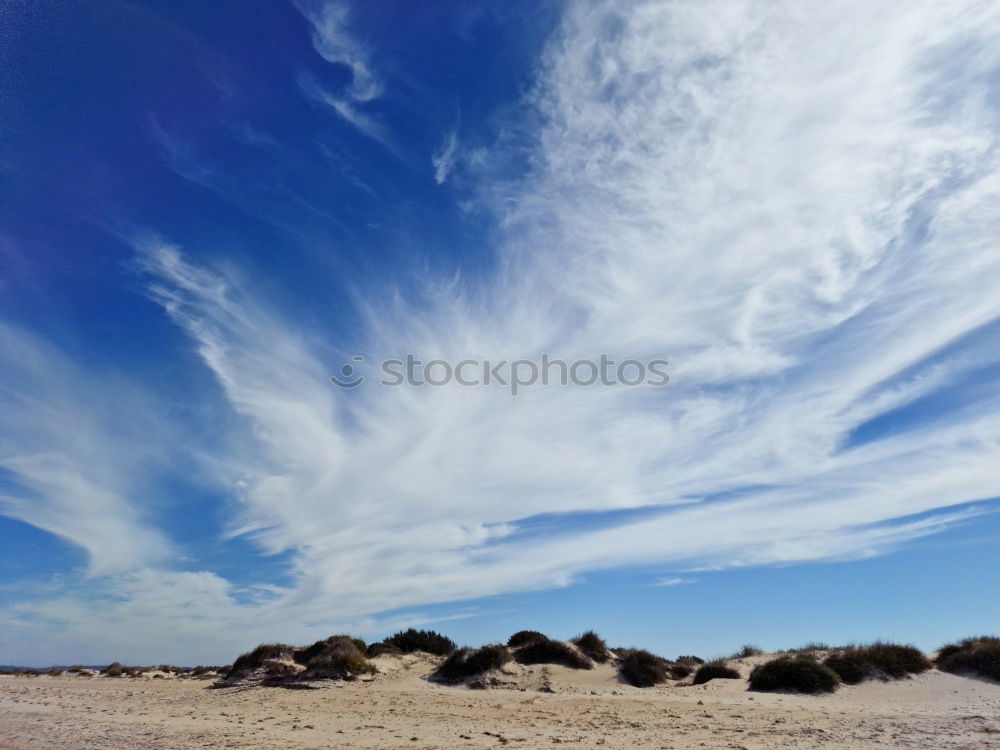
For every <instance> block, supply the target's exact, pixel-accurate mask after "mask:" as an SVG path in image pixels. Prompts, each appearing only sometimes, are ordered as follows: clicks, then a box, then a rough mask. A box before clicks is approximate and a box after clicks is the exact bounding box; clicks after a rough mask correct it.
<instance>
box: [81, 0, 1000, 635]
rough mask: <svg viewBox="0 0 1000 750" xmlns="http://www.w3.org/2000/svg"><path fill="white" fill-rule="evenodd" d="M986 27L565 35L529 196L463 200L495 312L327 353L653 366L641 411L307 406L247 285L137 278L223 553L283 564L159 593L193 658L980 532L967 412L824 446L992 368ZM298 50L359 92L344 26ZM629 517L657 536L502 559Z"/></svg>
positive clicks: (450, 286) (990, 424) (493, 398)
mask: <svg viewBox="0 0 1000 750" xmlns="http://www.w3.org/2000/svg"><path fill="white" fill-rule="evenodd" d="M998 16H1000V12H998V11H997V9H996V8H995V7H991V6H989V5H988V4H976V3H967V4H966V3H950V4H942V3H931V2H928V3H914V4H909V5H907V6H906V7H901V6H898V5H893V6H891V7H890V6H879V5H877V4H872V3H866V2H860V1H859V2H857V3H853V4H851V3H849V4H844V3H838V4H828V5H821V4H810V5H808V6H806V5H802V4H791V3H790V4H787V5H784V6H781V7H778V6H774V5H760V4H755V3H746V4H744V3H737V2H733V3H727V4H725V5H718V4H713V5H711V6H710V5H707V4H696V3H676V4H671V3H660V2H656V3H638V4H636V5H634V6H630V7H629V10H628V12H627V13H626V12H624V11H623V10H622V9H621V6H620V5H619V4H616V3H611V2H607V3H588V4H583V3H573V4H568V5H567V6H566V15H565V18H564V19H563V22H562V25H561V27H560V29H559V30H558V32H557V33H556V34H555V36H554V37H553V38H552V39H551V41H550V43H549V45H548V47H547V49H546V51H545V54H544V56H543V58H542V60H541V62H540V65H539V69H538V70H539V78H538V81H537V84H536V87H535V89H534V92H533V94H532V96H531V98H530V101H529V102H528V104H527V106H528V107H529V108H530V109H531V112H532V114H531V115H530V116H526V120H527V123H526V124H524V125H523V127H524V128H525V129H526V130H529V131H532V132H534V135H535V136H536V145H535V148H534V151H533V153H532V155H531V157H532V158H531V161H530V163H531V165H532V166H531V170H530V173H529V174H528V176H527V177H526V178H524V179H523V180H519V181H517V182H515V183H508V184H492V185H487V186H483V188H482V196H483V200H484V201H486V202H488V203H489V204H490V205H491V206H492V207H493V208H494V210H495V212H496V214H497V216H498V218H499V223H500V225H501V227H502V231H503V232H504V237H505V240H504V241H503V242H502V243H501V244H500V246H499V247H497V248H496V251H497V253H498V257H499V261H500V271H499V272H498V273H497V275H496V277H495V278H493V279H489V280H486V281H482V280H479V281H476V282H470V281H465V280H463V279H461V278H459V279H448V280H440V281H434V280H429V279H426V278H420V279H418V280H417V281H418V285H419V286H420V287H421V289H419V290H418V292H417V293H418V294H419V292H420V291H422V292H423V293H424V295H425V296H424V298H423V299H421V300H420V301H419V303H413V302H404V301H403V300H404V299H406V300H412V299H413V296H414V294H413V293H412V290H409V289H408V290H407V294H405V295H404V294H402V293H400V294H393V293H392V292H391V291H390V292H385V293H384V294H382V295H380V294H379V292H377V291H374V290H368V292H369V293H368V295H367V299H368V301H367V302H359V305H360V306H361V309H362V312H363V313H364V314H365V315H366V316H367V317H366V319H367V322H368V328H367V329H366V330H365V331H361V332H358V331H355V332H352V337H351V340H350V341H347V340H345V341H341V342H335V343H336V346H337V347H340V348H341V349H342V351H341V355H342V356H344V358H345V359H348V358H349V356H350V354H351V353H353V352H351V351H348V350H347V349H346V348H347V347H348V346H353V345H355V344H356V343H357V342H358V341H360V342H361V344H362V345H363V350H364V353H365V355H366V357H367V358H368V361H369V362H371V361H377V360H379V359H381V358H382V357H385V356H400V355H401V354H405V353H406V352H413V353H415V354H416V355H417V356H419V357H421V358H422V359H424V360H428V359H432V358H444V359H452V360H454V361H457V360H459V359H463V358H466V357H480V358H493V359H508V360H509V359H514V358H521V357H523V358H528V359H533V358H536V357H537V356H538V355H539V354H540V353H542V352H547V353H549V354H551V355H552V356H553V357H563V358H571V359H576V358H593V357H597V356H599V354H601V353H607V354H608V355H610V356H611V357H613V358H616V359H622V358H625V357H632V358H637V359H647V358H660V357H663V358H666V359H669V360H670V361H671V363H672V367H671V377H672V382H671V385H670V386H669V387H668V388H666V389H662V390H640V389H613V388H598V389H594V388H590V389H584V388H577V389H572V388H567V389H561V388H549V389H528V390H526V391H525V392H524V393H523V395H521V396H519V397H518V398H516V399H511V398H510V396H509V395H508V394H507V392H506V391H505V390H504V389H489V388H479V389H464V388H461V387H448V388H437V389H433V388H424V389H412V388H411V389H386V388H379V387H377V386H372V385H371V384H367V385H366V386H364V387H362V388H360V389H358V390H356V391H351V392H350V393H347V392H338V391H336V390H334V389H333V387H332V386H331V385H330V384H328V383H327V381H326V378H327V377H328V376H329V375H330V374H333V371H334V370H335V365H331V364H329V363H330V362H331V355H332V354H333V350H334V346H333V345H330V348H329V349H323V350H322V351H321V350H319V349H317V343H316V342H317V340H318V339H319V337H320V334H321V332H319V331H316V330H312V329H310V328H308V327H306V326H303V325H301V324H298V323H297V322H296V321H294V320H291V319H288V318H287V317H285V316H283V315H282V314H280V313H279V312H278V311H276V310H275V309H273V308H270V307H268V306H267V305H266V304H265V303H264V302H262V301H261V300H262V299H263V295H261V294H260V293H259V291H256V290H255V289H254V286H253V282H252V280H249V281H247V280H239V279H237V278H236V277H235V276H234V275H233V274H232V273H227V272H223V271H218V270H210V269H208V268H205V267H202V266H200V265H198V264H196V263H194V262H192V261H191V260H190V259H188V258H186V257H185V256H184V255H183V254H182V253H181V252H180V251H179V250H177V249H176V248H173V247H171V246H169V245H167V244H165V243H160V242H146V243H144V244H143V245H142V246H141V249H140V251H141V254H142V257H143V258H144V262H145V266H146V269H147V271H148V272H149V273H150V274H151V275H152V276H153V277H154V278H155V279H156V281H155V282H154V294H155V297H156V298H157V299H158V300H159V301H160V303H161V304H162V305H163V306H164V308H165V309H166V310H167V312H168V313H169V315H170V316H171V318H172V319H173V320H174V321H175V322H176V323H178V324H179V325H180V326H181V327H182V328H183V329H184V330H185V331H186V332H187V334H188V335H189V336H190V337H191V338H192V339H193V341H194V342H195V344H196V346H197V347H198V351H199V352H200V355H201V357H202V359H203V361H204V363H205V365H206V367H207V368H208V369H209V370H210V371H211V372H212V373H213V374H214V376H215V377H216V378H217V380H218V382H219V384H220V385H221V387H222V389H223V391H224V394H225V397H226V399H227V401H228V403H229V404H230V405H231V407H232V409H233V410H234V411H235V412H236V413H237V414H238V415H240V418H241V419H242V420H243V422H242V424H241V429H240V432H243V433H244V434H251V435H253V437H254V439H253V440H252V441H249V440H243V441H239V442H236V441H235V440H234V443H233V444H234V445H237V446H238V448H233V449H232V451H231V455H226V456H221V457H217V462H218V463H217V466H219V467H222V468H220V469H218V474H219V481H221V482H227V483H229V485H230V486H231V487H232V488H233V493H234V495H235V496H236V497H237V499H238V507H239V512H238V514H237V515H236V516H235V517H233V518H232V519H231V533H232V534H248V535H250V536H251V537H252V539H253V540H254V541H255V543H257V544H258V545H260V547H261V548H262V549H263V550H265V551H266V552H268V553H279V552H285V553H289V554H290V556H291V560H292V563H291V564H292V574H293V577H294V584H293V585H291V586H289V587H288V588H287V589H282V590H281V591H280V592H279V593H276V594H275V597H276V598H275V600H274V601H273V602H272V601H268V602H249V603H241V604H238V605H234V604H231V603H229V602H227V601H225V597H227V596H229V597H232V596H233V594H232V592H231V590H230V589H229V588H227V585H226V583H225V582H221V583H220V582H219V581H216V580H214V579H213V578H211V577H204V576H211V574H207V573H206V574H204V576H202V577H198V578H183V577H182V578H178V579H177V581H176V585H177V586H179V587H180V588H182V589H183V588H185V587H193V588H194V589H196V590H198V591H201V592H202V593H203V594H204V595H205V596H206V597H209V598H211V597H217V598H220V601H219V602H218V604H219V606H218V607H209V608H208V610H206V614H205V617H206V618H208V621H209V623H210V624H209V625H205V627H206V628H208V629H211V628H216V629H218V630H221V629H223V628H224V627H226V626H227V624H228V623H229V620H228V619H227V618H229V617H230V616H231V615H229V614H225V615H212V614H211V611H217V612H218V611H222V612H237V613H239V616H240V617H245V616H246V615H247V613H248V612H251V613H253V614H252V616H251V617H250V618H249V619H253V620H255V621H256V620H257V619H258V617H259V618H260V622H262V623H266V624H267V627H270V628H277V627H278V626H279V625H282V624H287V622H288V620H290V619H294V620H295V621H296V622H307V621H312V620H316V621H321V620H323V618H329V617H330V616H331V613H332V612H333V611H334V603H335V611H336V612H337V613H339V616H340V617H342V618H344V619H350V620H352V622H357V623H365V622H366V623H368V625H369V626H373V625H372V623H374V622H376V621H377V620H376V618H377V615H378V613H379V612H383V611H387V610H392V609H397V608H401V607H411V606H418V605H421V604H426V603H429V602H438V601H455V600H460V599H464V598H472V597H480V596H486V595H490V594H497V593H502V592H509V591H515V590H523V589H528V588H540V587H546V586H558V585H565V584H566V583H567V582H570V581H572V580H575V578H577V577H578V576H580V575H582V574H584V573H586V572H587V571H591V570H597V569H607V568H613V567H620V566H628V565H655V564H670V565H676V566H678V568H679V569H691V568H696V567H697V568H712V569H718V568H725V567H734V566H746V565H770V564H788V563H794V562H803V561H815V560H842V559H854V558H859V557H866V556H871V555H876V554H882V553H884V552H885V551H887V550H890V549H893V548H895V547H896V546H898V545H901V544H904V543H907V542H909V541H911V540H914V539H919V538H921V537H924V536H926V535H929V534H933V533H936V532H939V531H940V530H942V529H944V528H948V527H949V526H951V525H954V524H957V523H963V522H966V521H968V520H969V519H970V518H972V517H974V515H975V514H976V513H981V512H986V511H987V510H988V509H989V508H987V507H986V506H982V507H977V508H975V509H969V508H967V507H966V508H960V507H958V506H963V505H966V504H968V503H972V502H975V501H985V500H989V499H992V498H996V497H997V496H1000V470H998V468H997V464H996V460H995V456H996V454H997V449H998V447H1000V398H998V397H997V396H995V395H989V396H986V397H983V398H980V399H978V400H977V402H976V403H975V404H973V405H969V406H967V407H955V406H948V405H942V406H941V407H940V409H939V410H938V411H937V412H936V413H934V414H933V419H932V418H931V416H930V415H927V416H925V418H924V419H923V420H922V421H910V422H906V423H903V422H900V423H898V424H897V425H896V428H897V429H896V431H895V432H893V431H889V432H886V433H884V434H873V435H872V436H870V437H869V438H867V439H866V442H864V443H863V444H856V443H855V442H853V441H852V436H853V435H854V434H855V431H856V430H857V428H859V427H860V426H861V425H863V424H865V423H866V422H868V421H869V420H871V419H873V418H875V417H878V416H879V415H883V414H886V413H887V412H889V411H890V410H893V409H898V408H902V407H905V406H907V405H910V404H913V403H915V402H916V400H917V399H920V398H928V397H933V396H935V395H937V394H940V393H941V392H942V391H943V390H944V389H947V388H948V387H951V386H953V385H954V384H955V383H956V382H958V381H959V379H960V378H962V377H964V376H966V375H968V374H969V373H970V372H972V371H973V370H975V369H976V368H978V367H982V366H983V365H985V364H994V363H996V360H997V357H998V356H1000V355H998V354H997V352H998V351H1000V348H998V347H997V346H996V344H997V341H996V338H997V336H996V332H995V330H994V329H992V328H989V327H988V324H990V323H991V322H994V321H996V319H997V317H998V315H1000V299H998V298H997V296H996V294H995V290H996V288H997V285H998V282H1000V253H998V252H997V250H998V248H997V240H996V238H997V237H1000V216H998V215H997V212H996V210H995V206H996V205H997V201H998V199H1000V171H998V169H997V154H998V151H997V137H996V128H995V122H996V104H995V102H991V101H990V100H989V98H988V91H987V90H986V87H985V84H982V83H981V82H982V81H986V80H989V79H990V76H991V75H992V74H994V73H995V69H996V62H995V59H994V57H992V56H991V51H990V50H991V49H992V47H991V45H990V43H989V42H990V40H994V39H996V38H997V36H998V35H1000V17H998ZM322 18H323V19H326V20H324V21H323V24H322V29H324V30H323V31H321V30H320V29H321V24H319V23H318V22H317V21H315V20H314V21H313V23H314V24H316V28H317V32H316V33H317V38H322V39H324V40H326V41H324V42H323V47H322V49H321V52H322V53H323V54H324V56H325V57H327V59H329V60H331V61H335V62H340V63H344V64H347V65H349V66H351V68H352V70H354V71H355V86H357V85H358V84H357V82H358V80H360V81H362V84H364V82H365V81H366V80H368V79H367V78H366V75H367V76H369V77H370V74H369V73H367V72H366V71H369V70H370V68H369V65H368V63H367V57H366V56H365V55H364V54H362V53H361V52H359V51H358V50H357V48H354V47H351V46H350V44H348V43H345V42H344V39H343V15H342V13H341V12H340V11H337V13H334V14H333V15H332V16H330V18H331V19H332V20H329V19H327V18H326V16H323V17H322ZM327 25H329V26H330V29H332V30H333V31H330V30H328V29H327ZM317 49H320V43H319V42H317ZM323 50H326V52H323ZM955 50H962V51H963V52H962V55H960V56H957V55H953V54H952V52H954V51H955ZM944 62H946V63H947V64H944ZM359 71H362V72H361V73H359ZM368 90H369V88H368V87H367V86H366V85H361V87H360V89H359V91H362V92H364V91H368ZM355 98H357V99H359V100H361V99H362V98H363V97H359V96H355ZM448 151H449V149H448V148H447V142H446V148H445V149H444V150H443V151H442V152H441V156H442V157H443V156H444V155H445V154H447V153H448ZM446 163H447V160H444V159H442V162H441V165H442V166H439V165H438V164H437V163H435V168H436V170H437V173H436V177H438V176H440V179H439V180H438V181H439V182H443V180H444V179H446V177H447V169H443V171H442V168H443V165H445V164H446ZM234 438H235V435H234ZM644 506H645V507H647V508H650V509H659V512H657V513H649V512H647V513H645V514H644V515H643V516H642V518H641V519H640V520H631V521H627V522H622V521H621V520H620V519H619V517H618V516H617V515H615V516H614V519H615V520H608V521H606V522H605V523H601V522H599V521H597V522H594V523H592V524H590V525H588V526H579V525H574V524H572V523H570V522H569V521H567V522H566V524H564V525H559V524H557V525H555V526H553V527H552V528H550V529H549V530H548V532H547V533H545V534H522V533H520V529H519V522H520V521H522V520H523V519H525V518H528V517H531V516H534V515H539V514H556V517H557V518H558V517H559V516H558V514H562V513H578V512H587V513H589V514H597V513H600V512H602V511H613V510H627V509H633V508H637V507H644ZM591 517H593V516H591ZM198 575H199V576H201V574H198ZM162 585H163V586H166V587H167V588H168V589H171V587H172V586H174V583H172V582H165V583H163V584H162ZM664 585H666V584H664ZM171 590H172V589H171ZM67 606H68V605H67ZM81 606H82V605H81ZM281 613H284V614H281ZM81 616H82V615H81ZM232 616H233V617H236V615H232ZM213 618H214V619H213ZM213 623H214V624H213ZM192 627H194V626H192ZM199 627H200V626H199ZM373 627H374V626H373ZM329 629H330V628H327V630H329ZM297 634H298V633H292V634H290V635H288V636H283V637H287V638H288V639H290V640H291V639H293V638H295V637H296V635H297ZM275 635H276V636H280V633H276V634H275ZM302 635H306V633H305V632H303V633H302ZM136 637H138V636H136Z"/></svg>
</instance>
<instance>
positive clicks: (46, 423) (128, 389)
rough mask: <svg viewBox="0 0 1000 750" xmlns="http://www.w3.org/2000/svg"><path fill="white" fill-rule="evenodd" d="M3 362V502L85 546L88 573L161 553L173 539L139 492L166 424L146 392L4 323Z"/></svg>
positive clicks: (151, 559) (6, 508)
mask: <svg viewBox="0 0 1000 750" xmlns="http://www.w3.org/2000/svg"><path fill="white" fill-rule="evenodd" d="M0 370H2V371H3V373H4V376H3V384H2V391H0V392H2V394H3V399H2V400H3V403H4V407H3V409H0V469H2V470H3V471H4V472H6V478H8V479H10V480H12V486H11V485H8V486H9V487H10V489H8V490H7V491H6V492H4V493H0V511H2V512H3V514H4V515H7V516H9V517H11V518H16V519H18V520H20V521H24V522H26V523H30V524H32V525H34V526H37V527H38V528H41V529H44V530H45V531H48V532H50V533H52V534H55V535H57V536H59V537H62V538H63V539H65V540H66V541H68V542H70V543H72V544H74V545H77V546H78V547H80V548H82V549H83V550H85V551H86V553H87V555H88V558H89V562H88V572H89V573H90V574H91V575H94V576H97V575H104V574H109V573H116V572H119V571H122V570H129V569H131V568H133V567H135V566H138V565H146V564H150V563H155V562H159V561H162V560H164V559H165V558H166V557H167V556H168V555H169V554H170V552H171V546H170V544H169V543H168V541H167V540H166V539H165V538H164V536H163V535H162V534H161V533H160V532H159V531H158V530H157V529H156V528H155V527H154V525H153V523H152V521H151V520H150V519H149V517H148V513H147V511H148V510H150V508H146V509H144V507H143V502H142V500H143V498H144V490H145V488H146V486H147V485H146V482H147V481H148V478H149V474H150V473H151V469H152V468H153V467H155V466H156V464H158V463H159V462H160V461H162V459H163V455H162V454H161V453H159V450H160V448H162V444H161V443H160V442H159V441H158V440H155V439H150V438H149V436H150V435H155V434H158V435H160V436H161V437H167V436H168V435H169V427H168V425H166V424H163V423H162V422H159V421H158V420H157V419H156V417H157V415H156V414H155V413H152V412H151V411H150V409H149V406H148V401H147V399H146V398H145V396H144V395H143V394H142V393H141V392H137V391H136V390H135V389H134V387H132V386H131V385H130V384H129V383H127V382H123V381H121V379H120V378H117V377H115V376H113V375H109V374H107V373H101V374H98V373H96V372H93V371H87V370H85V369H83V368H81V367H79V366H77V365H75V364H74V363H73V362H71V361H70V360H68V359H67V358H66V357H64V356H63V355H61V354H60V353H59V352H57V351H56V350H55V349H54V348H53V347H52V346H50V345H48V344H47V343H45V342H44V341H41V340H40V339H38V338H36V337H34V336H32V335H30V334H28V333H26V332H24V331H21V330H19V329H16V328H13V327H11V326H9V325H6V324H3V323H0ZM153 424H158V430H153V429H151V427H152V425H153Z"/></svg>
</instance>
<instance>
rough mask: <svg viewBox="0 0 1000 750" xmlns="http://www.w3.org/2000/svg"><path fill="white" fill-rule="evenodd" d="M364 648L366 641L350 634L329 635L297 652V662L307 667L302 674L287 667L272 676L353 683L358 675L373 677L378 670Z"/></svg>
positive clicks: (294, 656)
mask: <svg viewBox="0 0 1000 750" xmlns="http://www.w3.org/2000/svg"><path fill="white" fill-rule="evenodd" d="M359 645H360V646H361V648H359ZM364 648H365V642H364V641H361V640H359V639H356V638H351V637H350V636H347V635H334V636H330V637H329V638H326V639H324V640H322V641H316V643H314V644H313V645H311V646H309V647H308V648H304V649H301V650H300V651H296V652H295V654H294V655H293V658H294V660H295V662H296V663H297V664H301V665H302V666H303V667H305V669H303V670H302V671H301V672H298V670H295V668H294V667H291V666H290V665H288V667H289V668H288V669H285V670H282V671H283V672H284V674H280V675H279V674H275V675H273V676H274V677H297V678H298V679H304V680H327V679H341V680H351V679H354V678H355V677H356V676H357V675H361V674H374V673H375V672H377V671H378V670H377V669H376V668H375V665H374V664H372V663H371V662H369V661H367V660H366V659H365V657H364Z"/></svg>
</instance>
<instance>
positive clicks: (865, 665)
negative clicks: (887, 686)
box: [823, 643, 931, 685]
mask: <svg viewBox="0 0 1000 750" xmlns="http://www.w3.org/2000/svg"><path fill="white" fill-rule="evenodd" d="M823 664H825V665H826V666H828V667H829V668H830V669H832V670H833V671H834V672H836V673H837V674H838V675H839V676H840V679H841V680H842V681H843V682H846V683H847V684H848V685H857V684H858V683H859V682H863V681H864V680H868V679H872V678H878V679H883V680H886V679H893V680H899V679H902V678H903V677H907V676H909V675H911V674H920V673H921V672H926V671H927V670H928V669H930V668H931V663H930V661H928V659H927V657H926V656H924V655H923V653H922V652H921V651H920V650H919V649H917V648H914V647H913V646H900V645H897V644H894V643H873V644H872V645H870V646H860V647H855V648H845V649H843V650H841V651H838V652H837V653H835V654H830V656H828V657H827V658H826V659H825V660H824V661H823Z"/></svg>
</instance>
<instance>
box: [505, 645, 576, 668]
mask: <svg viewBox="0 0 1000 750" xmlns="http://www.w3.org/2000/svg"><path fill="white" fill-rule="evenodd" d="M515 658H516V659H517V660H518V661H519V662H520V663H521V664H562V665H563V666H564V667H570V668H571V669H591V668H593V666H594V665H593V664H592V663H591V661H590V659H588V658H587V657H586V656H584V655H583V654H581V653H580V652H579V651H576V650H575V649H572V648H570V647H569V646H567V645H566V644H565V643H562V642H561V641H551V640H549V639H548V638H546V639H545V640H544V641H535V642H533V643H529V644H528V645H527V646H523V647H521V648H519V649H518V650H517V655H516V657H515Z"/></svg>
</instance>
